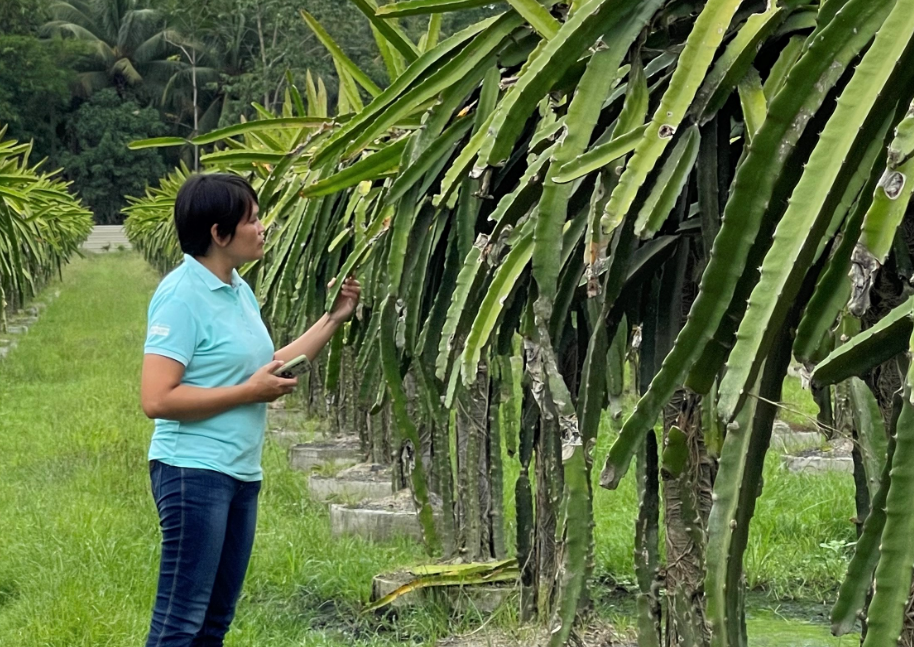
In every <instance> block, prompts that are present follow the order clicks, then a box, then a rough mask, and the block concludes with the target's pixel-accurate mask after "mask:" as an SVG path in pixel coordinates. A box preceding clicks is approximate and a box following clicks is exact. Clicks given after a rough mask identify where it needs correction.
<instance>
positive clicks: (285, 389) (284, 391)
mask: <svg viewBox="0 0 914 647" xmlns="http://www.w3.org/2000/svg"><path fill="white" fill-rule="evenodd" d="M284 363H285V362H283V361H282V360H273V361H272V362H270V363H269V364H267V365H266V366H263V367H261V368H260V369H258V370H257V372H256V373H254V374H253V375H252V376H251V377H249V378H248V381H247V382H246V383H245V386H247V387H248V390H249V392H250V395H251V401H252V402H273V400H276V399H277V398H281V397H282V396H284V395H289V394H290V393H292V391H293V390H294V389H295V387H296V386H298V378H297V377H296V378H292V379H291V380H287V379H285V378H281V377H277V376H275V375H273V371H275V370H276V369H278V368H279V367H280V366H282V365H283V364H284Z"/></svg>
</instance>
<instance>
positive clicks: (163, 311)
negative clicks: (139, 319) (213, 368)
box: [143, 299, 197, 366]
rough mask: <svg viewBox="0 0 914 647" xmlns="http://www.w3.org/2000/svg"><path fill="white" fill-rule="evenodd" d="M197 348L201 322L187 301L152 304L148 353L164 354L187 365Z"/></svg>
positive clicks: (147, 337) (148, 331)
mask: <svg viewBox="0 0 914 647" xmlns="http://www.w3.org/2000/svg"><path fill="white" fill-rule="evenodd" d="M196 347H197V322H196V320H195V319H194V316H193V314H192V313H191V311H190V308H188V307H187V304H185V303H184V302H183V301H180V300H177V299H169V300H166V301H162V302H160V303H155V302H153V303H152V304H151V305H150V307H149V327H148V328H147V330H146V345H145V347H144V349H143V352H144V353H146V354H147V355H162V356H163V357H168V358H169V359H173V360H175V361H176V362H181V364H183V365H184V366H187V365H188V364H190V360H191V358H192V357H193V356H194V349H195V348H196Z"/></svg>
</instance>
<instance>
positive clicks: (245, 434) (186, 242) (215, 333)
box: [141, 175, 360, 647]
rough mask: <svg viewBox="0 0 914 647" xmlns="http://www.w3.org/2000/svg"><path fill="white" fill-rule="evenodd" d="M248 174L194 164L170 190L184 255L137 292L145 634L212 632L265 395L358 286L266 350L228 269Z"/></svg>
mask: <svg viewBox="0 0 914 647" xmlns="http://www.w3.org/2000/svg"><path fill="white" fill-rule="evenodd" d="M257 213H258V205H257V197H256V195H255V193H254V191H253V189H251V186H250V185H249V184H248V183H247V182H246V181H245V180H243V179H241V178H240V177H236V176H232V175H195V176H193V177H191V178H190V179H188V180H187V182H186V183H185V184H184V185H183V186H182V187H181V190H180V191H179V192H178V196H177V200H176V202H175V226H176V229H177V233H178V239H179V241H180V244H181V249H182V251H183V252H184V262H183V263H182V264H181V265H180V266H179V267H178V268H177V269H175V270H174V271H173V272H171V273H170V274H169V275H168V276H166V277H165V278H164V279H163V280H162V282H161V284H160V285H159V287H158V289H157V290H156V293H155V295H154V296H153V298H152V302H151V303H150V306H149V327H148V332H147V338H146V345H145V351H144V352H145V355H144V360H143V378H142V388H141V398H142V405H143V411H144V412H145V414H146V415H147V416H149V417H150V418H154V419H155V432H154V434H153V437H152V443H151V446H150V449H149V460H150V476H151V480H152V491H153V496H154V497H155V502H156V507H157V509H158V512H159V519H160V522H161V528H162V560H161V565H160V569H159V583H158V593H157V594H156V602H155V608H154V611H153V616H152V623H151V629H150V632H149V637H148V639H147V643H146V645H147V647H177V646H178V645H181V646H186V645H193V646H195V647H198V646H199V647H204V646H205V647H210V646H214V645H222V644H223V639H224V637H225V634H226V632H227V631H228V628H229V624H230V623H231V621H232V618H233V617H234V614H235V603H236V601H237V599H238V594H239V592H240V591H241V585H242V582H243V580H244V575H245V571H246V570H247V565H248V561H249V559H250V555H251V547H252V545H253V542H254V527H255V524H256V518H257V495H258V493H259V491H260V482H261V478H262V472H261V469H260V457H261V450H262V448H263V438H264V429H265V426H266V403H267V402H272V401H273V400H276V399H277V398H279V397H281V396H283V395H286V394H288V393H291V392H292V390H293V389H294V388H295V386H296V384H297V379H283V378H281V377H277V376H275V375H273V373H274V371H276V369H278V368H279V367H280V366H282V364H283V363H284V362H287V361H289V360H291V359H293V358H295V357H298V356H299V355H306V356H307V357H308V358H313V357H315V356H316V355H317V354H318V353H319V352H320V350H321V349H322V348H323V347H324V345H325V344H326V343H327V341H329V339H330V338H331V337H332V336H333V333H334V332H335V331H336V330H337V329H338V328H339V326H340V325H341V324H342V323H343V322H345V321H346V320H347V319H349V317H350V316H352V313H353V310H354V309H355V307H356V304H357V303H358V300H359V292H360V287H359V284H358V282H357V281H355V280H354V279H347V280H346V282H345V284H344V285H343V287H342V289H341V293H340V297H339V299H337V301H336V303H335V305H334V308H333V309H332V311H331V312H330V313H328V314H326V315H324V317H323V318H321V320H320V321H318V322H317V323H316V324H314V326H313V327H312V328H311V329H310V330H308V331H307V332H306V333H305V334H304V335H302V336H301V337H299V338H298V339H296V340H295V341H293V342H292V343H291V344H289V345H288V346H285V347H284V348H281V349H280V350H278V351H276V352H275V353H274V348H273V342H272V341H271V340H270V337H269V334H268V333H267V329H266V327H265V326H264V324H263V321H262V320H261V318H260V311H259V306H258V304H257V300H256V299H255V297H254V294H253V292H252V291H251V289H250V287H248V285H247V284H246V283H245V282H244V281H242V280H241V278H240V277H239V275H238V272H237V271H236V270H237V269H238V268H239V267H241V266H242V265H244V264H245V263H248V262H250V261H254V260H257V259H260V258H262V257H263V248H264V227H263V225H262V224H261V222H260V220H259V219H258V217H257Z"/></svg>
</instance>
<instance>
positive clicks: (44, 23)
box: [0, 0, 485, 223]
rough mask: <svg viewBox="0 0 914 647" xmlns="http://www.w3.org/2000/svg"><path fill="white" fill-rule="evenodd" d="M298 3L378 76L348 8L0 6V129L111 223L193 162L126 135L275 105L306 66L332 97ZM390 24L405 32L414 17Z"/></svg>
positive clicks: (382, 76) (134, 3)
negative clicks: (133, 145) (135, 198)
mask: <svg viewBox="0 0 914 647" xmlns="http://www.w3.org/2000/svg"><path fill="white" fill-rule="evenodd" d="M301 9H305V10H307V11H308V12H310V13H311V14H312V15H314V17H315V18H316V19H317V20H318V21H319V22H320V23H321V25H322V26H323V27H324V28H325V29H326V30H327V31H328V32H329V33H330V34H331V36H332V37H333V38H334V39H335V40H336V41H337V43H339V44H340V46H341V47H342V48H343V49H344V50H345V51H346V53H347V54H348V55H349V57H350V58H352V60H353V61H355V63H356V64H357V65H358V66H359V67H360V68H361V69H362V70H363V71H365V72H366V73H367V74H368V75H369V76H370V77H371V78H372V79H373V80H374V81H375V82H376V83H377V84H378V85H381V86H383V85H385V84H386V83H387V78H386V76H387V75H386V70H385V66H384V63H383V60H382V58H381V55H380V52H379V51H378V48H377V46H376V44H375V40H374V37H373V34H372V31H371V27H370V24H369V22H368V21H367V20H366V19H365V17H364V16H363V15H362V14H361V13H360V12H359V11H358V9H357V8H356V7H355V6H354V5H352V4H351V3H349V2H341V1H339V0H305V1H304V2H302V1H301V0H210V1H208V2H205V3H204V2H201V3H196V2H185V1H180V0H58V1H53V2H52V0H3V2H0V127H3V126H4V125H5V126H7V132H6V135H5V136H6V137H12V138H16V139H19V140H23V141H27V140H31V141H33V142H34V153H33V156H34V158H35V159H36V161H37V159H40V158H48V161H47V162H46V164H48V165H49V166H51V167H63V169H64V170H63V173H64V176H65V177H66V178H67V179H69V180H72V181H73V183H74V188H75V189H76V190H78V191H79V192H80V193H81V195H82V196H83V197H84V198H85V199H86V201H87V203H88V204H89V205H90V206H91V207H92V209H93V211H94V213H95V217H96V220H97V221H98V222H101V223H113V222H120V220H121V219H122V214H121V209H122V208H123V206H124V205H125V198H124V196H125V195H136V194H139V193H141V192H142V190H143V188H144V187H145V186H146V185H147V184H155V183H156V182H157V180H158V178H160V177H162V176H163V175H165V173H166V172H167V171H168V168H170V167H172V166H175V165H177V164H178V163H179V162H180V161H184V162H186V163H188V164H189V165H190V166H193V151H192V150H191V149H190V148H188V149H187V150H174V149H171V150H168V151H164V152H163V151H155V150H144V151H129V150H127V148H126V145H127V143H128V142H130V141H133V140H136V139H143V138H148V137H157V136H167V135H173V136H181V137H190V136H193V135H194V134H199V133H203V132H207V131H209V130H212V129H214V128H218V127H219V126H224V125H228V124H232V123H237V122H238V121H239V120H240V119H241V118H242V117H245V118H252V117H254V116H255V115H256V109H255V107H254V104H255V103H256V104H260V105H261V106H263V107H265V108H266V109H267V110H275V109H277V105H279V104H281V103H282V100H283V97H284V93H285V91H286V89H287V88H288V84H289V82H290V81H291V82H292V83H294V84H295V85H297V86H299V87H304V84H305V78H306V75H307V74H308V72H309V71H310V73H311V74H312V75H313V76H314V77H320V78H321V79H323V81H324V83H325V85H326V87H327V92H328V95H329V97H330V100H331V101H334V100H335V97H336V94H337V81H336V73H335V70H334V66H333V62H332V59H331V57H330V56H329V55H328V53H327V52H326V50H325V49H324V47H323V46H322V45H321V43H320V42H319V41H318V39H317V38H316V37H315V36H314V35H313V33H312V32H311V31H310V29H309V28H308V26H307V25H306V24H305V22H304V20H303V19H302V17H301V15H300V10H301ZM480 11H485V10H484V9H481V10H480ZM462 13H475V12H462ZM471 18H472V16H465V15H462V14H461V15H460V16H459V18H458V19H459V20H461V21H463V22H464V23H465V22H467V20H470V19H471ZM452 20H454V19H452ZM460 26H461V24H457V23H456V22H451V23H450V24H445V30H446V31H453V30H455V29H457V28H459V27H460ZM403 27H404V29H405V30H406V31H407V32H409V33H411V35H416V36H417V38H416V39H417V40H418V34H420V33H422V32H423V31H424V30H425V28H426V25H425V19H421V18H414V19H407V20H405V21H404V22H403Z"/></svg>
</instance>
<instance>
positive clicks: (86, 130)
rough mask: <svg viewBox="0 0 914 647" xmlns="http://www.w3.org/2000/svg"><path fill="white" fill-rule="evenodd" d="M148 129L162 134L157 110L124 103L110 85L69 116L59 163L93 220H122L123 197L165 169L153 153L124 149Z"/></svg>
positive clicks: (156, 176) (158, 156)
mask: <svg viewBox="0 0 914 647" xmlns="http://www.w3.org/2000/svg"><path fill="white" fill-rule="evenodd" d="M150 133H152V134H153V136H158V135H163V134H165V127H164V124H162V122H161V121H160V120H159V116H158V113H157V112H156V111H155V110H154V109H152V108H141V107H140V106H139V105H138V104H137V103H135V102H133V101H123V100H122V99H121V98H120V97H118V95H117V92H115V91H114V90H112V89H109V90H103V91H101V92H98V93H96V94H95V95H93V96H92V99H90V100H89V101H88V102H87V103H85V104H83V105H82V106H81V107H80V109H79V110H78V111H77V112H76V114H75V115H74V117H73V118H72V119H71V121H70V123H69V128H68V136H69V138H70V139H71V150H70V151H67V152H65V153H63V154H61V156H60V161H61V163H62V164H63V166H64V167H65V168H66V172H67V176H68V177H69V178H71V179H72V180H73V181H74V182H75V183H76V185H77V186H78V187H79V190H80V193H81V194H82V196H83V198H84V199H85V200H86V202H87V203H89V205H90V206H91V207H92V210H93V211H94V212H95V218H96V221H97V222H99V223H101V224H108V223H118V222H121V221H122V220H123V217H122V216H121V209H123V207H124V206H125V204H126V202H125V198H124V196H127V195H139V194H141V193H142V192H143V190H144V189H145V188H146V185H147V183H151V182H155V181H156V180H157V179H158V178H159V177H162V176H163V175H165V173H167V171H168V169H167V167H166V165H165V162H164V161H163V159H162V156H161V155H160V154H159V153H158V152H157V151H154V150H144V151H131V150H128V149H127V144H128V143H129V142H131V141H133V140H135V139H138V138H140V137H145V136H147V135H148V134H150Z"/></svg>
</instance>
